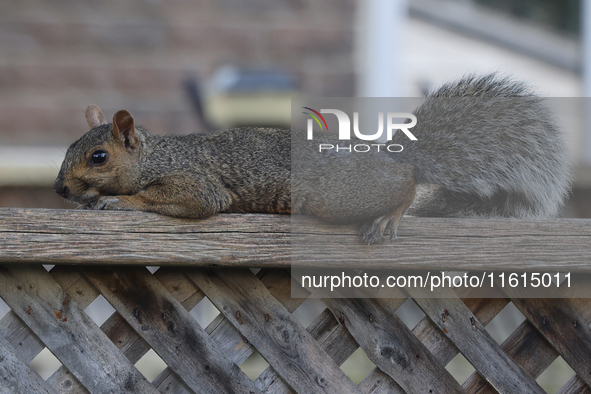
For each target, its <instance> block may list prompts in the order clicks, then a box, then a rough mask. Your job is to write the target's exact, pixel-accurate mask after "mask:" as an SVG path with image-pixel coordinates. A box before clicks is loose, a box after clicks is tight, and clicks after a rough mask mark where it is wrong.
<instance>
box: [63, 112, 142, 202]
mask: <svg viewBox="0 0 591 394" xmlns="http://www.w3.org/2000/svg"><path fill="white" fill-rule="evenodd" d="M86 121H87V122H88V126H89V127H90V129H91V130H90V131H89V132H88V133H86V134H84V135H83V136H82V137H81V138H80V139H79V140H78V141H76V142H74V143H73V144H72V145H70V147H69V148H68V151H67V152H66V157H65V158H64V162H63V163H62V167H61V169H60V172H59V174H58V176H57V179H56V180H55V182H54V184H53V189H54V190H55V192H56V193H57V194H59V195H60V196H62V197H64V198H66V199H68V200H70V201H74V202H76V203H78V204H80V205H83V206H88V205H91V204H92V203H93V202H96V200H97V199H98V198H99V197H101V196H109V195H124V194H135V193H137V192H138V191H139V188H140V185H139V178H140V157H141V154H142V143H143V141H144V135H143V134H142V133H143V131H140V130H137V129H136V127H135V122H134V120H133V117H132V116H131V114H130V113H129V112H128V111H126V110H121V111H118V112H117V113H116V114H115V115H114V116H113V122H112V123H108V122H107V121H106V118H105V116H104V115H103V113H102V112H101V110H100V108H99V107H97V106H96V105H90V106H89V107H88V108H87V109H86Z"/></svg>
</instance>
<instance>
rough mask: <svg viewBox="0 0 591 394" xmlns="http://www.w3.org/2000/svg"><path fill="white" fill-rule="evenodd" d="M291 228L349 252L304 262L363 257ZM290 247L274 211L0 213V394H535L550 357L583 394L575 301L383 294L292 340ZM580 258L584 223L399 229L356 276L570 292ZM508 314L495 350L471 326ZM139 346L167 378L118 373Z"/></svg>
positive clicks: (582, 268) (585, 319) (330, 307)
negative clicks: (439, 275)
mask: <svg viewBox="0 0 591 394" xmlns="http://www.w3.org/2000/svg"><path fill="white" fill-rule="evenodd" d="M309 225H311V226H313V227H312V228H313V231H314V232H317V233H318V234H323V235H326V236H328V237H330V236H332V235H333V234H334V236H335V237H339V239H340V240H341V242H342V240H343V239H345V240H346V242H344V244H346V245H350V246H349V247H348V248H347V249H346V250H340V249H339V250H329V251H327V253H326V254H324V255H322V256H318V260H317V261H316V262H314V261H312V260H305V259H304V260H303V261H302V263H303V264H304V265H307V266H314V265H315V264H320V265H323V266H327V265H328V266H333V267H337V266H338V267H351V266H352V261H355V259H356V257H360V256H361V255H362V254H365V255H367V251H368V249H367V248H368V246H367V245H364V244H363V243H361V242H360V241H359V239H358V236H357V233H356V229H355V228H354V227H347V226H331V225H326V224H322V223H318V222H316V221H313V220H310V221H309ZM290 239H291V226H290V217H289V216H280V215H218V216H216V217H214V218H210V219H207V220H202V221H193V220H182V219H172V218H166V217H162V216H159V215H154V214H147V213H139V212H94V211H62V210H27V209H1V210H0V263H1V264H2V268H1V269H0V297H2V299H3V300H4V301H5V302H6V304H8V306H9V307H10V308H11V311H10V312H9V313H8V314H7V315H6V316H4V317H3V318H2V319H1V320H0V333H1V335H0V342H1V343H0V392H2V393H4V392H6V393H85V392H91V393H156V392H161V393H251V392H252V393H259V392H261V393H262V392H264V393H288V392H297V393H305V394H308V393H358V392H360V393H429V392H432V393H453V392H464V391H465V392H469V393H495V392H501V393H543V392H544V391H543V389H542V388H541V387H540V386H539V385H538V384H537V383H536V381H535V379H536V378H537V377H538V376H539V375H540V374H541V373H542V372H543V371H544V370H546V368H547V367H548V366H549V365H550V364H551V363H552V362H553V361H554V360H555V359H556V358H558V357H559V356H560V357H562V358H563V359H564V360H565V361H566V362H567V363H568V364H569V365H570V367H571V368H572V369H573V370H574V371H575V375H574V376H573V377H572V378H571V379H570V380H569V381H568V382H567V383H566V384H565V385H564V386H563V387H562V389H561V390H560V393H591V389H590V387H591V357H590V356H589V355H590V354H591V329H590V328H589V323H591V302H590V300H589V299H586V298H576V299H575V298H568V299H565V298H562V299H543V298H531V299H527V298H517V297H515V296H513V295H512V294H511V293H506V292H502V291H501V290H500V289H496V290H495V291H497V293H496V297H495V298H472V297H473V296H474V293H472V291H471V290H469V289H461V290H458V291H451V290H450V291H451V292H450V293H449V294H447V297H446V298H425V297H428V294H425V293H424V292H421V290H415V291H414V292H413V291H411V292H410V293H407V292H405V290H399V291H398V293H397V296H396V297H392V298H388V299H355V298H350V299H348V298H345V299H343V298H331V299H323V300H322V301H323V302H324V304H325V305H326V307H327V308H326V309H325V310H324V312H322V313H321V314H320V315H319V316H317V317H316V319H315V320H314V321H313V322H312V323H311V324H310V325H309V326H308V327H303V326H302V325H301V324H300V323H299V322H298V320H296V318H295V317H293V316H292V312H294V311H295V310H296V309H297V308H298V307H299V306H300V305H301V304H302V303H303V302H304V301H305V295H302V297H301V298H292V294H291V283H292V278H291V276H290V273H289V270H288V268H289V267H290V263H291V258H292V249H291V247H290ZM590 245H591V221H588V220H566V219H559V220H549V221H517V220H467V219H466V220H464V219H416V218H404V220H403V223H402V224H401V226H400V228H399V238H398V239H396V240H395V241H394V242H392V243H389V242H387V243H384V244H380V245H372V246H371V247H370V248H371V252H372V261H373V263H371V264H370V265H371V266H370V267H367V268H383V267H385V266H388V267H390V268H392V267H397V268H404V269H407V268H409V267H412V268H415V269H420V270H428V269H435V268H436V269H439V270H442V269H444V270H474V269H483V270H498V271H502V270H505V269H512V270H516V269H517V270H521V271H532V270H536V271H549V272H556V271H561V272H566V271H569V272H572V273H573V274H575V275H573V276H574V278H573V280H580V279H581V278H586V277H587V275H586V274H587V273H589V272H591V252H590V250H591V249H590ZM327 247H328V246H327ZM466 256H470V259H466ZM41 264H52V265H53V264H55V265H56V266H55V267H53V268H52V269H51V270H50V271H49V272H48V271H47V270H46V268H44V267H43V266H42V265H41ZM145 266H160V269H158V270H157V271H156V272H155V273H154V274H151V273H150V271H148V270H147V269H146V268H145ZM251 267H258V268H262V269H261V270H260V271H258V273H257V274H256V275H255V274H253V272H252V271H251V270H250V269H248V268H251ZM99 295H102V296H103V297H104V298H105V299H106V300H107V301H108V302H109V303H110V304H111V305H112V306H113V308H114V309H115V310H116V313H114V314H113V315H112V316H111V317H110V318H108V319H107V321H105V322H104V323H103V324H102V326H101V327H98V326H97V325H96V324H95V323H94V322H93V321H92V320H91V319H90V318H88V316H87V315H86V314H85V313H84V309H85V308H86V307H87V306H88V305H89V304H90V303H92V302H93V301H94V300H95V299H96V298H97V297H98V296H99ZM205 297H207V298H208V299H209V300H210V301H211V302H212V303H213V304H214V305H215V306H216V307H217V309H218V310H219V311H220V312H221V313H220V315H218V316H217V317H216V318H215V319H214V320H213V322H212V323H211V324H209V326H208V327H206V328H205V329H202V328H201V327H200V326H199V325H198V324H197V323H196V321H195V320H194V319H193V318H192V317H191V315H190V314H189V312H188V311H189V310H191V309H192V308H193V307H194V306H195V305H197V304H198V303H199V302H200V301H201V300H203V299H204V298H205ZM409 297H412V298H414V301H415V302H416V303H417V305H418V306H419V307H420V308H421V310H422V311H423V312H424V313H425V317H424V318H423V319H422V320H421V321H420V322H419V324H417V325H416V326H415V327H414V328H412V329H409V328H408V327H407V326H406V325H405V324H404V323H403V322H402V321H401V320H400V318H398V317H397V315H396V314H395V312H396V310H397V309H398V308H399V307H400V306H401V305H402V304H403V303H404V302H405V301H406V300H407V299H408V298H409ZM509 303H513V304H514V305H515V306H516V307H517V308H518V309H519V310H520V311H521V313H523V315H524V316H525V317H526V320H525V321H524V322H523V323H522V324H521V325H520V326H519V327H518V328H517V329H516V330H515V331H514V332H513V333H512V334H511V335H510V336H509V337H508V338H507V339H506V340H505V342H504V343H502V344H501V345H499V344H497V343H496V342H495V341H494V340H493V339H492V338H491V336H490V335H489V334H488V332H487V331H486V329H485V326H486V325H487V324H488V323H489V322H490V321H491V320H492V319H493V318H494V317H495V316H497V315H498V314H499V312H500V311H501V310H502V309H503V308H504V307H505V306H507V305H508V304H509ZM45 347H47V348H48V349H49V350H50V351H51V352H52V353H53V354H54V355H55V356H56V357H57V358H58V359H59V360H60V362H61V363H62V364H63V366H62V367H60V368H59V369H58V370H57V371H56V372H55V373H53V375H52V376H51V377H49V378H48V379H47V380H46V381H45V380H43V379H41V378H40V376H39V375H37V374H36V373H35V372H34V371H33V370H32V369H31V368H30V367H29V365H28V364H29V363H30V362H31V360H32V359H33V358H35V356H36V355H37V354H39V352H41V351H42V350H43V349H44V348H45ZM358 348H361V349H362V350H363V351H364V352H365V354H366V355H367V356H368V357H369V359H370V360H371V361H372V362H373V363H374V364H375V366H376V367H375V369H374V370H373V371H372V372H371V373H369V375H367V376H366V377H365V378H364V379H363V380H362V381H361V383H359V384H354V383H353V382H352V381H351V379H349V377H347V376H346V375H345V374H344V372H343V371H342V370H341V369H340V368H339V366H340V365H341V364H343V363H344V362H345V361H346V360H347V359H348V358H349V356H350V355H351V354H352V353H353V352H355V351H356V350H357V349H358ZM150 349H153V350H154V351H155V352H156V353H157V354H158V355H159V356H160V358H161V359H162V360H163V361H164V362H165V363H166V364H167V366H168V367H167V368H166V369H165V370H164V371H163V372H162V373H161V374H160V375H159V376H158V377H157V378H156V379H155V380H153V381H152V382H149V381H148V380H147V379H146V378H145V377H144V376H143V375H142V374H141V373H139V372H138V370H137V369H136V368H135V366H134V364H135V363H136V362H137V361H138V360H140V359H141V358H142V357H143V356H144V355H145V354H146V353H147V352H148V351H149V350H150ZM255 351H256V352H259V353H260V354H261V355H262V356H263V357H264V358H265V360H266V361H267V362H268V364H269V367H268V368H267V369H266V370H265V371H264V372H263V373H262V374H261V375H260V376H258V378H256V379H255V380H254V381H251V380H250V379H249V378H248V377H247V376H246V375H245V374H244V372H242V370H241V369H240V368H239V366H240V365H241V364H242V363H243V362H244V361H245V360H246V359H247V358H248V357H249V356H250V355H251V354H252V353H253V352H255ZM458 353H462V354H463V356H464V357H465V358H466V359H467V360H468V362H469V363H470V364H471V365H472V366H473V367H474V368H475V370H476V371H475V372H474V374H473V375H472V376H471V377H469V378H468V379H467V380H466V381H465V382H463V383H462V384H460V383H458V382H457V381H456V380H455V379H454V378H453V377H452V375H451V374H450V373H449V372H448V371H447V370H446V369H445V366H446V365H447V364H448V363H449V362H450V360H452V359H453V358H454V357H455V356H456V355H457V354H458Z"/></svg>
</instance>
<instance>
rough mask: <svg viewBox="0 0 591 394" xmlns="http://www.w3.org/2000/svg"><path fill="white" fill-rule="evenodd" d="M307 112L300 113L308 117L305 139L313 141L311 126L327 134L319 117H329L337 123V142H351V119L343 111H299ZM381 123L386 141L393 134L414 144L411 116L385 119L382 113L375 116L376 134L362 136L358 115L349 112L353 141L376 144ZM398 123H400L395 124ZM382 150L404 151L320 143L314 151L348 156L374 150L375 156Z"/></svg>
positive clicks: (388, 146)
mask: <svg viewBox="0 0 591 394" xmlns="http://www.w3.org/2000/svg"><path fill="white" fill-rule="evenodd" d="M302 108H304V109H306V110H308V111H310V112H302V113H303V114H305V115H308V116H310V119H308V122H307V139H308V140H313V139H314V122H316V124H318V126H319V127H320V130H321V131H325V130H326V131H327V132H328V124H327V122H326V119H325V118H324V116H322V114H333V115H335V116H336V117H337V121H338V125H339V127H338V139H339V140H340V141H350V140H351V119H350V118H349V115H347V114H346V113H345V112H344V111H341V110H338V109H321V110H320V112H319V111H316V110H315V109H313V108H310V107H302ZM384 119H385V123H386V140H387V141H392V137H393V136H394V133H395V132H396V131H397V130H400V131H401V132H403V133H404V134H405V135H406V136H407V137H408V138H409V139H410V140H411V141H416V140H417V137H415V136H414V135H413V134H412V133H411V131H410V130H409V129H410V128H412V127H414V126H415V125H416V124H417V117H416V116H415V115H413V114H411V113H406V112H387V113H386V116H384V112H379V113H378V131H377V132H375V133H374V134H363V133H361V131H360V130H359V112H353V133H354V135H355V138H356V139H358V140H362V141H374V142H376V141H377V140H380V139H381V138H382V137H383V134H384ZM409 119H410V122H408V123H405V121H407V120H409ZM400 120H402V121H403V122H402V123H399V121H400ZM381 148H382V150H386V151H388V152H393V153H396V152H402V150H403V149H404V148H403V146H402V145H400V144H383V143H372V144H366V143H361V144H355V145H348V146H347V145H339V144H337V145H335V144H327V143H322V144H319V145H318V149H319V151H320V152H322V151H323V150H336V151H337V152H338V151H341V150H347V151H349V152H369V151H372V150H377V151H378V152H379V151H380V149H381Z"/></svg>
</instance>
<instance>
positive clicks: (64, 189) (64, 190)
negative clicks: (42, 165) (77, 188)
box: [53, 185, 70, 198]
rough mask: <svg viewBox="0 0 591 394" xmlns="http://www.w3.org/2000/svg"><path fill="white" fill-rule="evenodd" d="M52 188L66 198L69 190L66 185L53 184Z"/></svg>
mask: <svg viewBox="0 0 591 394" xmlns="http://www.w3.org/2000/svg"><path fill="white" fill-rule="evenodd" d="M53 190H55V192H56V193H57V194H59V195H60V196H62V197H63V198H68V192H69V191H70V190H69V189H68V187H67V186H64V185H53Z"/></svg>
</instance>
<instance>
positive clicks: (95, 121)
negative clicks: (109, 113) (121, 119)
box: [85, 104, 108, 129]
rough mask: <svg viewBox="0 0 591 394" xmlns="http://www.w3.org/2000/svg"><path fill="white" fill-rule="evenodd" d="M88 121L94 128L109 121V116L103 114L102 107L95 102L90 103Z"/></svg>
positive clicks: (89, 125)
mask: <svg viewBox="0 0 591 394" xmlns="http://www.w3.org/2000/svg"><path fill="white" fill-rule="evenodd" d="M85 115H86V121H87V122H88V127H90V128H91V129H94V128H95V127H96V126H100V125H102V124H105V123H108V122H107V118H105V115H103V113H102V111H101V109H100V108H99V107H97V106H96V105H94V104H90V105H89V106H88V108H86V114H85Z"/></svg>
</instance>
